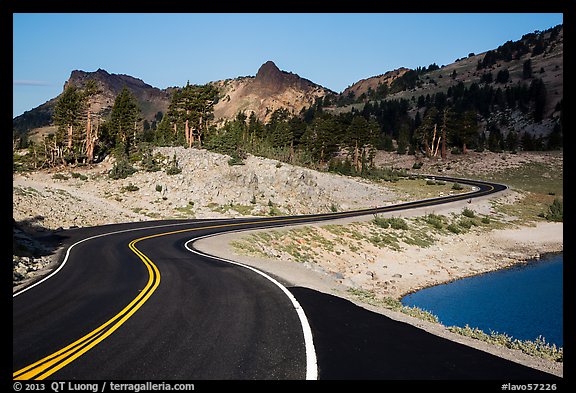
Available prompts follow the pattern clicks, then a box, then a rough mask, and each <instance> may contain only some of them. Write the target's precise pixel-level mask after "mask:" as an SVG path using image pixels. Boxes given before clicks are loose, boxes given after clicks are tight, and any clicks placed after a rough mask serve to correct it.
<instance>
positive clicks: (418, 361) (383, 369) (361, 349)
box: [290, 287, 559, 381]
mask: <svg viewBox="0 0 576 393" xmlns="http://www.w3.org/2000/svg"><path fill="white" fill-rule="evenodd" d="M290 292H292V293H293V294H294V296H295V297H296V299H297V300H298V302H300V304H301V305H302V307H303V308H304V311H305V312H306V316H307V317H308V320H309V322H310V326H311V328H312V333H313V336H314V345H315V348H316V355H317V358H318V369H319V370H318V371H319V378H320V379H339V380H348V379H358V380H360V379H361V380H506V381H510V380H521V379H525V380H526V379H529V380H531V381H534V380H550V379H559V378H558V377H557V376H555V375H552V374H548V373H545V372H542V371H539V370H535V369H532V368H529V367H526V366H523V365H520V364H517V363H514V362H511V361H508V360H506V359H502V358H500V357H497V356H494V355H491V354H488V353H486V352H482V351H479V350H476V349H473V348H470V347H468V346H465V345H462V344H458V343H456V342H453V341H450V340H447V339H444V338H441V337H438V336H435V335H433V334H430V333H427V332H426V331H424V330H421V329H418V328H416V327H414V326H412V325H409V324H406V323H403V322H399V321H395V320H393V319H390V318H388V317H386V316H384V315H381V314H378V313H375V312H371V311H368V310H366V309H364V308H362V307H359V306H357V305H355V304H354V303H352V302H350V301H348V300H346V299H342V298H339V297H336V296H332V295H328V294H324V293H321V292H317V291H314V290H312V289H308V288H301V287H292V288H290Z"/></svg>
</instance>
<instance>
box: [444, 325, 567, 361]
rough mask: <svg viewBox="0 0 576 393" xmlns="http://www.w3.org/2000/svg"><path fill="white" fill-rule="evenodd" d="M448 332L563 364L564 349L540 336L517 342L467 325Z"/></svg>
mask: <svg viewBox="0 0 576 393" xmlns="http://www.w3.org/2000/svg"><path fill="white" fill-rule="evenodd" d="M448 330H450V331H451V332H454V333H458V334H461V335H463V336H466V337H472V338H475V339H477V340H481V341H485V342H488V343H490V344H495V345H499V346H503V347H505V348H510V349H518V350H521V351H522V352H524V353H527V354H528V355H531V356H537V357H541V358H544V359H548V360H552V361H555V362H563V360H564V349H563V348H561V347H560V348H558V347H556V345H554V344H549V343H547V342H546V340H545V339H544V338H543V337H542V336H540V337H538V338H537V339H536V340H535V341H530V340H518V339H514V338H512V337H510V336H508V335H506V334H499V333H497V332H490V334H487V333H485V332H484V331H482V330H480V329H478V328H471V327H470V326H468V325H466V326H465V327H463V328H461V327H457V326H451V327H449V328H448Z"/></svg>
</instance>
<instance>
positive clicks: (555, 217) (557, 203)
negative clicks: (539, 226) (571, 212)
mask: <svg viewBox="0 0 576 393" xmlns="http://www.w3.org/2000/svg"><path fill="white" fill-rule="evenodd" d="M540 216H541V217H544V218H545V219H546V220H548V221H556V222H563V221H564V203H563V202H562V201H561V200H560V199H558V198H555V199H554V202H552V204H551V205H550V206H549V207H548V211H547V212H546V213H543V214H541V215H540Z"/></svg>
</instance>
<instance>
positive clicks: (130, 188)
mask: <svg viewBox="0 0 576 393" xmlns="http://www.w3.org/2000/svg"><path fill="white" fill-rule="evenodd" d="M122 189H123V190H124V191H129V192H133V191H138V190H139V189H140V187H138V186H136V185H134V184H132V183H129V184H128V185H127V186H125V187H123V188H122Z"/></svg>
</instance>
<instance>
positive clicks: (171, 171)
mask: <svg viewBox="0 0 576 393" xmlns="http://www.w3.org/2000/svg"><path fill="white" fill-rule="evenodd" d="M181 172H182V169H181V168H180V165H179V164H178V158H176V153H174V156H173V157H172V161H170V166H169V167H168V168H166V174H167V175H177V174H179V173H181Z"/></svg>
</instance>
